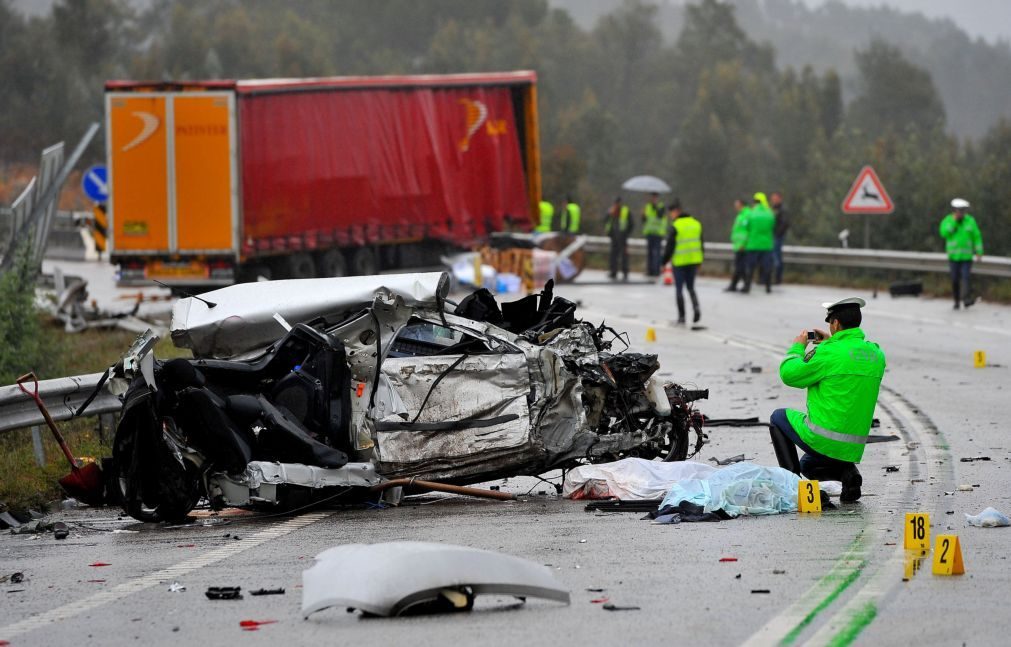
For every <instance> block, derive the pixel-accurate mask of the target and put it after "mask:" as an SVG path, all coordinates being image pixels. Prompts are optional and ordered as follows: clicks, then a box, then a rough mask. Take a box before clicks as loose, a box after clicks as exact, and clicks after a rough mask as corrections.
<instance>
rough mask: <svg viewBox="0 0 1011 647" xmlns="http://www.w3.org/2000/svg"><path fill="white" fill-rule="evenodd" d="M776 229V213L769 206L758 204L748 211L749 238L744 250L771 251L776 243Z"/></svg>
mask: <svg viewBox="0 0 1011 647" xmlns="http://www.w3.org/2000/svg"><path fill="white" fill-rule="evenodd" d="M775 229H776V215H775V214H774V213H772V209H770V208H769V207H767V206H765V205H762V204H756V205H755V206H753V207H751V209H750V210H749V212H748V238H747V240H746V241H745V242H744V250H745V251H748V252H771V251H772V248H773V246H774V243H775V237H774V236H773V231H774V230H775Z"/></svg>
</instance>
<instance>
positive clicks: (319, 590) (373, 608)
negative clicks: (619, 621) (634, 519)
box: [302, 541, 569, 618]
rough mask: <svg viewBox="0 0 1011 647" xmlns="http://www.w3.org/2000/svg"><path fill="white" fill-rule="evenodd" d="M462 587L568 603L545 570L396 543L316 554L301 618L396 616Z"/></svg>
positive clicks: (474, 552)
mask: <svg viewBox="0 0 1011 647" xmlns="http://www.w3.org/2000/svg"><path fill="white" fill-rule="evenodd" d="M463 588H466V589H469V590H470V591H472V592H473V594H474V595H478V594H481V593H497V594H502V595H514V596H517V597H524V598H525V597H540V598H547V599H549V600H556V601H558V602H564V603H565V604H568V603H569V591H568V590H567V589H565V588H564V587H563V586H562V585H561V584H560V583H559V582H558V580H556V579H555V576H554V574H553V573H552V572H551V569H550V568H548V567H547V566H543V565H541V564H536V563H534V562H531V561H529V560H526V559H522V558H519V557H513V556H512V555H502V554H500V553H493V552H491V551H487V550H480V549H477V548H467V547H464V546H454V545H452V544H436V543H429V542H420V541H397V542H389V543H384V544H348V545H345V546H337V547H336V548H331V549H329V550H325V551H323V552H322V553H320V554H319V555H316V563H315V564H314V565H313V566H312V568H310V569H308V570H305V571H302V616H303V617H304V618H308V617H309V615H311V614H312V613H315V612H316V611H320V610H322V609H326V608H328V607H335V606H337V607H348V608H352V609H359V610H361V611H364V612H366V613H371V614H374V615H378V616H396V615H400V614H401V613H402V612H403V611H405V610H406V609H408V608H409V607H411V606H413V605H415V604H419V603H424V602H427V601H430V600H432V599H434V598H436V597H438V595H439V593H440V591H443V590H446V589H450V590H459V589H463Z"/></svg>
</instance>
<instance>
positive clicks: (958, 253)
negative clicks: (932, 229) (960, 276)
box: [940, 213, 983, 261]
mask: <svg viewBox="0 0 1011 647" xmlns="http://www.w3.org/2000/svg"><path fill="white" fill-rule="evenodd" d="M940 229H941V238H943V239H944V240H945V251H947V252H948V259H949V260H952V261H971V260H972V255H973V254H982V253H983V235H982V234H981V233H979V225H977V224H976V219H975V218H973V217H972V216H971V215H970V214H965V218H962V222H959V221H957V220H955V214H953V213H949V214H948V215H947V216H945V217H944V220H942V221H941V228H940Z"/></svg>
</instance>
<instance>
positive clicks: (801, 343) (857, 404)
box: [769, 297, 885, 503]
mask: <svg viewBox="0 0 1011 647" xmlns="http://www.w3.org/2000/svg"><path fill="white" fill-rule="evenodd" d="M865 305H867V304H866V303H865V302H864V300H863V299H861V298H859V297H850V298H848V299H842V300H841V301H836V302H835V303H824V304H822V306H823V307H825V308H826V309H827V311H828V314H827V316H826V317H825V321H826V322H827V323H828V324H829V331H828V332H825V331H823V330H814V331H812V334H813V336H814V337H815V339H814V340H812V339H811V334H809V333H808V331H806V330H803V331H801V333H800V334H799V335H797V337H796V338H795V339H794V340H793V344H792V345H791V346H790V348H789V349H788V350H787V351H786V357H784V358H783V361H782V362H781V363H780V365H779V376H780V378H781V379H782V380H783V383H784V384H786V385H787V386H792V387H796V388H799V389H807V412H804V411H798V410H796V409H776V410H775V411H774V412H773V413H772V418H771V420H770V422H771V424H770V425H769V430H770V433H771V434H772V446H773V448H774V449H775V451H776V459H777V460H778V461H779V465H780V467H783V468H785V469H788V470H790V471H791V472H794V473H795V474H802V475H803V476H805V477H806V478H808V479H811V480H815V481H842V495H841V496H840V497H839V499H840V500H841V501H842V502H843V503H848V502H851V501H856V500H857V499H859V498H860V494H861V492H860V486H861V485H862V484H863V478H862V477H861V476H860V471H859V470H858V469H857V466H856V463H859V462H860V459H861V458H862V457H863V455H864V447H865V446H866V444H867V436H868V434H869V433H870V429H871V421H872V420H873V418H874V407H875V405H876V404H877V401H878V390H879V389H880V387H881V378H882V377H883V376H884V374H885V354H884V352H883V351H882V350H881V348H880V347H879V346H878V345H877V344H875V343H872V342H869V341H867V339H866V336H865V335H864V331H863V330H861V329H860V323H861V319H862V317H861V313H860V308H862V307H864V306H865ZM810 341H813V343H814V350H812V351H810V352H808V353H807V354H806V355H805V352H804V351H805V349H806V348H807V344H808V342H810ZM798 447H799V448H801V449H802V450H804V452H805V453H804V457H803V458H802V459H800V460H799V461H798V460H797V448H798ZM823 499H824V497H823Z"/></svg>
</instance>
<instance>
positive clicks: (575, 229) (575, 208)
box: [562, 202, 582, 234]
mask: <svg viewBox="0 0 1011 647" xmlns="http://www.w3.org/2000/svg"><path fill="white" fill-rule="evenodd" d="M581 218H582V211H581V210H580V209H579V205H578V204H576V203H575V202H570V203H568V204H567V205H565V219H566V222H565V223H563V225H562V231H567V232H569V233H570V234H578V233H579V225H580V219H581Z"/></svg>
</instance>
